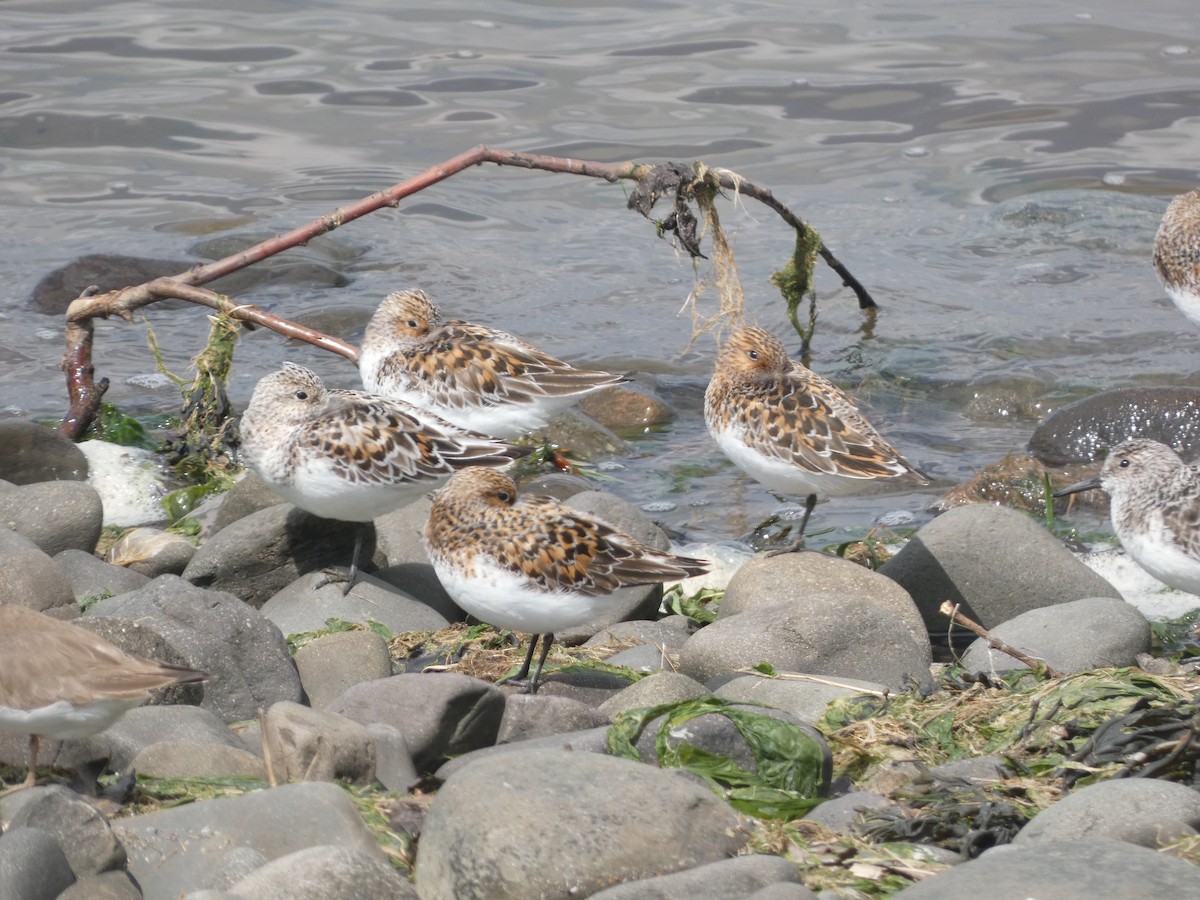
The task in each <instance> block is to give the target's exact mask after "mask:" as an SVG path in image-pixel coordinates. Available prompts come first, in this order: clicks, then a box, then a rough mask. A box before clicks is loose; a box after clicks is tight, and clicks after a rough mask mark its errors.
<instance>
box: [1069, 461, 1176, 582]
mask: <svg viewBox="0 0 1200 900" xmlns="http://www.w3.org/2000/svg"><path fill="white" fill-rule="evenodd" d="M1097 489H1098V490H1103V491H1106V492H1107V493H1108V496H1109V500H1110V504H1109V515H1110V516H1111V518H1112V527H1113V531H1115V532H1116V534H1117V539H1118V540H1119V541H1120V542H1121V546H1122V547H1124V548H1125V552H1126V553H1128V554H1129V555H1130V556H1132V557H1133V558H1134V560H1135V561H1136V562H1137V564H1138V565H1140V566H1141V567H1142V568H1143V569H1145V570H1146V571H1147V572H1149V573H1150V574H1151V575H1153V576H1154V577H1155V578H1157V579H1158V580H1159V581H1161V582H1162V583H1163V584H1166V585H1168V586H1169V587H1173V588H1176V589H1178V590H1181V591H1187V592H1188V593H1189V594H1200V527H1198V526H1200V471H1197V470H1196V469H1194V468H1193V467H1192V466H1189V465H1187V464H1186V463H1185V462H1184V461H1183V460H1182V459H1180V458H1179V456H1178V454H1176V453H1175V451H1174V450H1172V449H1171V448H1170V447H1168V446H1167V445H1166V444H1160V443H1159V442H1158V441H1149V440H1145V439H1142V438H1138V439H1135V440H1132V441H1125V442H1124V443H1123V444H1119V445H1118V446H1116V447H1114V448H1113V449H1112V450H1111V451H1110V452H1109V454H1108V457H1107V458H1106V459H1105V460H1104V465H1103V466H1102V467H1101V468H1100V474H1099V475H1097V476H1095V477H1094V478H1089V479H1088V480H1087V481H1081V482H1079V483H1078V484H1073V485H1071V486H1070V487H1066V488H1063V489H1062V490H1061V491H1056V492H1055V494H1054V496H1055V497H1065V496H1067V495H1068V494H1077V493H1079V492H1080V491H1091V490H1097Z"/></svg>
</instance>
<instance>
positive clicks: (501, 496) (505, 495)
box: [496, 491, 512, 503]
mask: <svg viewBox="0 0 1200 900" xmlns="http://www.w3.org/2000/svg"><path fill="white" fill-rule="evenodd" d="M496 498H497V499H498V500H499V501H500V502H501V503H508V502H510V501H511V500H512V494H510V493H509V492H508V491H497V492H496Z"/></svg>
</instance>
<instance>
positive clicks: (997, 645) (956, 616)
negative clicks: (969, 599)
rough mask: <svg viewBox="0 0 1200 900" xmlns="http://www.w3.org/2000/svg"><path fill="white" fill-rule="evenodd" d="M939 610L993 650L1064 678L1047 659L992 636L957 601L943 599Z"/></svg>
mask: <svg viewBox="0 0 1200 900" xmlns="http://www.w3.org/2000/svg"><path fill="white" fill-rule="evenodd" d="M938 612H940V613H941V614H942V615H943V616H946V617H948V618H949V619H950V621H951V622H954V623H955V624H957V625H961V626H962V627H963V628H965V629H967V631H971V632H974V633H975V634H977V635H979V636H980V637H981V638H983V639H984V640H985V641H987V643H988V646H989V647H991V648H992V649H993V650H999V651H1000V652H1001V653H1007V654H1008V655H1009V656H1011V657H1012V658H1013V659H1015V660H1017V661H1018V662H1023V663H1024V664H1025V665H1027V666H1029V668H1031V669H1033V670H1034V671H1037V670H1038V669H1041V670H1042V671H1044V672H1045V673H1046V674H1047V675H1049V676H1050V677H1051V678H1062V677H1063V673H1062V672H1059V671H1058V670H1057V669H1055V668H1053V667H1052V666H1051V665H1050V664H1049V663H1047V662H1046V661H1045V660H1039V659H1034V658H1033V657H1032V656H1029V655H1028V654H1026V653H1022V652H1021V651H1020V650H1018V649H1017V648H1016V647H1014V646H1012V645H1011V644H1006V643H1004V641H1002V640H1000V639H999V638H996V637H992V635H991V634H990V633H989V632H988V630H987V629H986V628H984V627H983V626H982V625H980V624H979V623H978V622H975V621H973V620H972V619H970V618H968V617H967V616H964V615H963V614H962V613H960V612H959V611H958V604H957V603H951V602H950V601H949V600H944V601H942V605H941V606H939V607H938Z"/></svg>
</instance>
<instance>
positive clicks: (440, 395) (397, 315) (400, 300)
mask: <svg viewBox="0 0 1200 900" xmlns="http://www.w3.org/2000/svg"><path fill="white" fill-rule="evenodd" d="M358 368H359V373H360V374H361V375H362V381H363V385H364V386H365V387H366V389H367V390H369V391H374V392H375V393H377V394H382V395H384V396H385V397H393V398H395V399H398V400H403V401H405V402H407V403H411V404H413V405H414V406H419V407H421V408H422V409H426V410H428V411H429V412H431V413H433V414H434V415H436V416H440V417H441V418H443V419H445V420H446V421H447V422H450V423H451V424H453V425H457V426H458V427H459V428H466V429H469V430H471V431H478V432H482V433H483V434H488V435H491V436H492V437H497V438H515V437H520V436H521V435H524V434H528V433H529V432H531V431H534V430H536V429H538V428H541V427H543V426H544V425H545V424H546V423H547V422H548V421H549V420H550V418H551V417H552V416H553V415H554V414H555V413H557V412H559V411H560V410H563V409H565V408H567V407H568V406H570V405H571V404H573V403H575V402H577V401H578V400H579V399H580V398H582V397H583V396H584V395H586V394H590V393H592V392H593V391H597V390H600V389H601V388H604V387H609V386H610V385H614V384H621V383H623V382H625V381H627V380H628V379H626V378H625V377H624V376H622V375H611V374H609V373H608V372H598V371H588V370H585V369H576V368H572V367H571V366H569V365H567V363H565V362H563V361H562V360H559V359H555V358H554V357H553V356H550V355H549V354H547V353H543V352H542V351H541V350H539V349H538V348H537V347H534V346H533V345H531V344H529V343H527V342H526V341H523V340H521V339H520V338H518V337H514V336H513V335H511V334H507V333H505V332H503V331H497V330H495V329H494V328H488V327H487V326H484V325H472V324H470V323H469V322H460V321H456V320H455V321H443V320H442V318H441V314H440V312H439V311H438V307H437V305H436V304H435V303H434V302H433V300H431V299H430V298H429V297H428V296H427V295H426V294H425V293H424V292H423V291H396V292H395V293H391V294H388V295H387V296H386V297H384V299H383V302H382V303H381V304H380V306H379V308H378V309H377V310H376V311H375V315H374V316H372V317H371V321H370V324H368V325H367V330H366V333H365V334H363V341H362V354H361V355H360V356H359V361H358Z"/></svg>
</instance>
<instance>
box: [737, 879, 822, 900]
mask: <svg viewBox="0 0 1200 900" xmlns="http://www.w3.org/2000/svg"><path fill="white" fill-rule="evenodd" d="M817 896H818V895H817V894H814V893H813V892H812V891H810V890H809V889H808V888H806V887H805V886H804V885H802V884H793V883H792V882H790V881H777V882H775V883H774V884H768V885H767V886H766V887H764V888H759V889H758V890H757V891H755V892H754V893H753V894H747V895H746V897H745V900H816V898H817Z"/></svg>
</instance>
